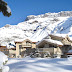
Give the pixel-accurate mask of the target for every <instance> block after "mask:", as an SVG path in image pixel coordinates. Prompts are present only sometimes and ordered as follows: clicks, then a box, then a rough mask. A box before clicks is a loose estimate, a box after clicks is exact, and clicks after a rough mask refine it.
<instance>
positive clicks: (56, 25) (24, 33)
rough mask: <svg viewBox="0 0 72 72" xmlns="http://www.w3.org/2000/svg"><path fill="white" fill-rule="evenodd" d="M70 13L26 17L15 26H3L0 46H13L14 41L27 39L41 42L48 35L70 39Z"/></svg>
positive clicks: (71, 19) (71, 31) (0, 34)
mask: <svg viewBox="0 0 72 72" xmlns="http://www.w3.org/2000/svg"><path fill="white" fill-rule="evenodd" d="M71 16H72V11H61V12H59V13H45V14H41V15H37V16H35V15H30V16H27V18H26V20H25V21H24V22H21V23H18V24H17V25H9V24H7V25H5V26H4V27H2V28H0V43H1V45H8V44H9V43H12V44H14V41H16V40H23V39H25V38H29V39H31V40H32V41H34V42H37V41H40V40H42V39H43V38H44V37H45V36H47V35H48V34H50V33H63V34H68V35H69V36H70V37H72V17H71Z"/></svg>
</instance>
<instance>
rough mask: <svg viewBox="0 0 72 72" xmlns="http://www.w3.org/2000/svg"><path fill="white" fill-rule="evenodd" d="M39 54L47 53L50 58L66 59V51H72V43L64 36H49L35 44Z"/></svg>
mask: <svg viewBox="0 0 72 72" xmlns="http://www.w3.org/2000/svg"><path fill="white" fill-rule="evenodd" d="M36 47H37V48H38V50H39V52H40V53H41V52H42V53H43V52H49V53H50V56H51V57H66V53H67V52H68V50H70V49H72V41H71V40H70V39H69V37H68V35H65V34H50V35H49V36H47V37H45V38H44V39H43V40H42V41H40V42H38V43H36Z"/></svg>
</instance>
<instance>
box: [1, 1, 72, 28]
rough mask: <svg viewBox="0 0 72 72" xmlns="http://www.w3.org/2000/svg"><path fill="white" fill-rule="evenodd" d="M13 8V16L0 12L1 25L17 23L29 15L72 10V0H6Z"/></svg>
mask: <svg viewBox="0 0 72 72" xmlns="http://www.w3.org/2000/svg"><path fill="white" fill-rule="evenodd" d="M4 1H6V2H7V3H8V5H9V6H10V8H11V12H12V16H10V17H5V16H3V14H2V13H1V12H0V27H3V26H5V25H6V24H11V25H16V24H18V23H19V22H22V21H24V20H25V18H26V17H27V16H28V15H39V14H44V13H47V12H60V11H71V10H72V0H4Z"/></svg>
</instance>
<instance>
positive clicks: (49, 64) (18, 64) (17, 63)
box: [7, 58, 72, 72]
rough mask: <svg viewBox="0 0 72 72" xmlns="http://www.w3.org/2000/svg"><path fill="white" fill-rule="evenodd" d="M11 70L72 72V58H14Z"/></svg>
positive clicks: (11, 71)
mask: <svg viewBox="0 0 72 72" xmlns="http://www.w3.org/2000/svg"><path fill="white" fill-rule="evenodd" d="M7 65H8V66H9V67H10V71H9V72H72V58H70V60H69V59H60V58H54V59H52V58H22V59H20V58H13V59H9V61H8V63H7Z"/></svg>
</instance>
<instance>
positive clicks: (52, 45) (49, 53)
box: [0, 34, 72, 58]
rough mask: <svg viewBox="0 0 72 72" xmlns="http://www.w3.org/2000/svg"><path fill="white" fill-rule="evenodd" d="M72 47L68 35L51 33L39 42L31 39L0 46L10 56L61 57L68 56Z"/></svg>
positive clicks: (71, 41)
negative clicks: (10, 46)
mask: <svg viewBox="0 0 72 72" xmlns="http://www.w3.org/2000/svg"><path fill="white" fill-rule="evenodd" d="M71 49H72V40H70V38H69V37H68V35H63V34H49V35H48V36H47V37H45V38H44V39H42V40H41V41H39V42H33V41H31V40H29V39H25V40H23V41H15V46H14V47H13V48H9V49H8V48H7V46H0V51H2V52H4V53H5V54H6V55H8V56H9V57H12V58H14V57H16V58H18V57H21V58H22V57H24V56H29V55H32V57H42V58H45V57H51V58H55V57H60V58H66V57H67V54H70V53H68V51H69V50H71Z"/></svg>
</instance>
